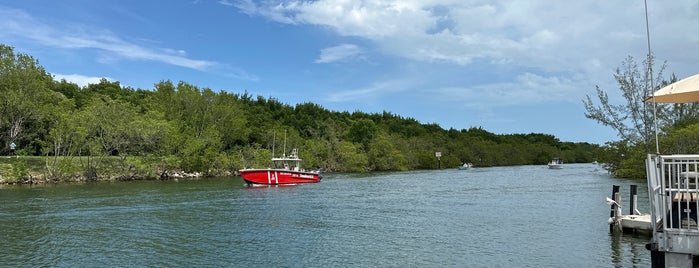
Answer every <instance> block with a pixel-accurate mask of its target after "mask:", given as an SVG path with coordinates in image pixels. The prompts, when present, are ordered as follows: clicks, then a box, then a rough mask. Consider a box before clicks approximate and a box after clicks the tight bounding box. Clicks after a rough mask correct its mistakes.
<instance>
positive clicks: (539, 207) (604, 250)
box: [0, 164, 650, 267]
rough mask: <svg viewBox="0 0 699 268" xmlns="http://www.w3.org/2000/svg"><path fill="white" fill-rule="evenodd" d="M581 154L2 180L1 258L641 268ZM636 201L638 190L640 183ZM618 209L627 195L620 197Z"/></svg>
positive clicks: (55, 262) (606, 186)
mask: <svg viewBox="0 0 699 268" xmlns="http://www.w3.org/2000/svg"><path fill="white" fill-rule="evenodd" d="M632 183H638V182H633V181H624V180H617V179H613V178H610V177H609V176H608V175H607V174H606V173H605V172H604V171H603V170H601V169H596V166H594V165H592V164H575V165H566V166H565V167H564V169H562V170H549V169H547V168H546V167H545V166H519V167H502V168H499V167H498V168H476V169H472V170H467V171H459V170H456V169H453V170H439V171H417V172H400V173H374V174H368V175H344V174H339V175H338V174H327V175H326V176H325V178H324V179H323V181H322V182H321V183H317V184H305V185H297V186H285V187H246V186H245V185H244V183H243V181H242V180H241V179H240V178H239V177H231V178H216V179H205V180H196V181H179V182H175V181H172V182H127V183H97V184H81V185H58V186H34V187H27V186H24V187H5V188H0V204H1V205H2V207H1V208H0V260H1V262H2V263H1V264H0V266H22V267H36V266H52V267H55V266H59V267H60V266H63V267H75V266H80V267H86V266H100V267H112V266H122V267H130V266H149V267H152V266H156V267H162V266H165V267H192V266H197V267H201V266H217V267H220V266H235V267H250V266H255V267H279V266H282V267H337V266H342V267H347V266H362V267H406V266H408V267H431V266H437V267H566V266H568V267H615V266H616V267H632V266H640V267H649V266H650V257H649V253H648V251H647V250H646V249H645V248H644V245H645V243H646V242H647V241H648V238H647V237H643V236H640V237H639V236H634V235H611V234H610V233H609V227H608V225H607V218H608V217H609V206H608V205H607V204H606V203H605V202H604V200H605V197H607V196H611V188H612V184H617V185H621V186H622V188H621V191H622V196H623V198H624V201H623V202H624V203H623V204H622V206H623V205H624V204H626V202H627V201H628V191H629V190H628V185H629V184H632ZM639 191H640V192H641V193H639V202H640V204H639V210H641V211H644V212H647V211H649V210H648V194H647V190H646V186H645V184H641V185H639ZM624 210H625V211H626V210H627V209H626V207H624Z"/></svg>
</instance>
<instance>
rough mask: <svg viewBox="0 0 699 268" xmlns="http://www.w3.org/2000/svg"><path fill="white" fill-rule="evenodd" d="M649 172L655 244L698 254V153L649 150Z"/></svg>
mask: <svg viewBox="0 0 699 268" xmlns="http://www.w3.org/2000/svg"><path fill="white" fill-rule="evenodd" d="M646 174H647V179H648V193H649V199H650V205H651V221H652V222H653V223H655V225H654V228H653V244H654V246H655V247H657V249H658V250H660V251H665V252H675V253H684V254H692V255H699V224H697V223H698V222H699V221H697V211H699V155H652V154H649V155H648V158H647V159H646Z"/></svg>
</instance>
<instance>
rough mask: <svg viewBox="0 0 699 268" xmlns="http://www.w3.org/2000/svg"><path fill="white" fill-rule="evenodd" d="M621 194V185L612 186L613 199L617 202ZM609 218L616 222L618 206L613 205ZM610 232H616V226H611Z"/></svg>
mask: <svg viewBox="0 0 699 268" xmlns="http://www.w3.org/2000/svg"><path fill="white" fill-rule="evenodd" d="M618 194H619V185H612V198H613V199H614V201H616V197H617V195H618ZM609 217H610V218H612V219H614V220H616V204H612V206H611V209H610V211H609ZM609 231H610V232H613V231H614V224H610V225H609Z"/></svg>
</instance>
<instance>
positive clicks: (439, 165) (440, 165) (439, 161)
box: [434, 152, 442, 169]
mask: <svg viewBox="0 0 699 268" xmlns="http://www.w3.org/2000/svg"><path fill="white" fill-rule="evenodd" d="M434 156H436V157H437V162H438V163H437V169H442V152H435V153H434Z"/></svg>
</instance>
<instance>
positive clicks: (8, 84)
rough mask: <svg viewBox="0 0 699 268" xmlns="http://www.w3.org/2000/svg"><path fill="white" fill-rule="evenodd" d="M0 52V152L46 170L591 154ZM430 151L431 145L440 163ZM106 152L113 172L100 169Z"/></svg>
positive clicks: (93, 173)
mask: <svg viewBox="0 0 699 268" xmlns="http://www.w3.org/2000/svg"><path fill="white" fill-rule="evenodd" d="M0 60H1V61H2V63H1V66H0V94H1V95H2V99H1V101H0V111H1V113H0V143H1V144H2V145H4V146H3V148H2V149H1V150H0V152H1V153H3V154H7V153H8V149H7V148H8V144H10V143H11V142H14V143H16V144H17V145H18V152H19V153H20V154H23V155H35V156H38V155H43V156H45V157H46V159H47V163H46V174H45V175H46V176H47V177H50V178H62V177H65V176H68V175H69V174H75V173H76V171H77V172H79V173H81V174H82V175H83V176H85V177H87V178H92V179H94V178H98V177H104V176H120V177H122V178H123V179H128V178H132V177H143V176H148V177H159V176H162V175H163V174H166V172H168V171H171V170H183V171H187V172H202V173H204V174H216V173H217V172H225V171H229V172H230V171H235V170H237V169H240V168H244V167H260V166H267V165H268V164H269V159H270V158H271V156H272V154H273V152H274V153H275V154H276V155H279V154H281V151H282V150H284V149H287V150H290V148H292V147H296V148H299V149H300V150H299V151H300V157H301V158H302V159H304V161H305V165H306V167H309V168H322V169H323V170H325V171H330V172H362V171H383V170H410V169H434V168H438V167H442V168H448V167H449V168H451V167H456V166H458V165H460V164H461V163H462V162H471V163H473V164H474V165H476V166H503V165H540V164H546V163H547V161H549V160H550V159H551V158H552V157H561V158H563V159H564V160H565V161H566V162H592V161H593V160H594V159H595V153H596V151H597V149H598V146H597V145H595V144H589V143H572V142H561V141H559V140H558V139H557V138H555V137H554V136H552V135H548V134H541V133H531V134H508V135H498V134H494V133H490V132H488V131H486V130H484V129H482V128H470V129H462V130H456V129H448V130H445V129H443V128H441V127H440V126H438V125H436V124H423V123H420V122H418V121H416V120H414V119H412V118H404V117H401V116H399V115H395V114H392V113H390V112H383V113H375V114H369V113H364V112H361V111H354V112H346V111H345V112H336V111H329V110H327V109H325V108H323V107H321V106H319V105H317V104H313V103H301V104H297V105H293V106H292V105H288V104H284V103H282V102H281V101H279V100H277V99H274V98H264V97H260V96H256V97H254V96H251V95H249V94H248V93H247V92H244V93H230V92H226V91H219V92H214V91H213V90H211V89H208V88H199V87H197V86H195V85H191V84H188V83H185V82H179V83H177V84H175V83H173V82H171V81H161V82H158V83H157V84H155V86H154V89H149V90H144V89H134V88H130V87H123V86H121V85H120V83H119V82H110V81H107V80H104V79H103V80H102V81H100V82H99V83H97V84H90V85H88V86H86V87H80V86H78V85H76V84H73V83H70V82H67V81H65V80H63V81H58V82H57V81H54V80H53V79H52V76H51V75H50V74H48V73H47V72H46V71H44V69H43V68H42V67H41V66H40V65H39V64H38V61H36V60H34V59H33V58H32V57H31V56H28V55H23V54H15V53H14V51H13V49H12V48H11V47H8V46H0ZM435 152H441V159H439V161H438V159H437V158H436V157H435ZM75 158H79V159H80V161H74V159H75ZM106 159H110V160H109V161H106ZM114 159H118V161H117V165H116V170H115V164H114ZM76 162H77V163H78V164H76ZM106 162H109V163H110V170H109V172H115V173H116V174H117V175H113V174H106V172H107V171H106V170H105V169H104V165H105V163H106Z"/></svg>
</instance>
